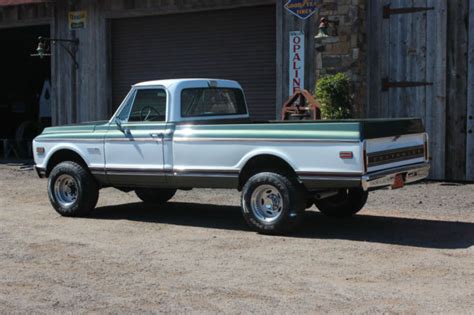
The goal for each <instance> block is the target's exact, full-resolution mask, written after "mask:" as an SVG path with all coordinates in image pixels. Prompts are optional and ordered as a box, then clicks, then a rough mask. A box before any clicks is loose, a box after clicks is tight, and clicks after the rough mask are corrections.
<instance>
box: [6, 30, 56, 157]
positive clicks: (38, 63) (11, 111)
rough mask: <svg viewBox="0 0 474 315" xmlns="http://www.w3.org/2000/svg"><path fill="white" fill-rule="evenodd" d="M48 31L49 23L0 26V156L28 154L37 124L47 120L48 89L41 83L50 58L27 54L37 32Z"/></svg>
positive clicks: (46, 78) (48, 73) (45, 78)
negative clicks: (0, 74)
mask: <svg viewBox="0 0 474 315" xmlns="http://www.w3.org/2000/svg"><path fill="white" fill-rule="evenodd" d="M49 34H50V27H49V25H41V26H28V27H17V28H9V29H1V30H0V38H2V49H1V50H0V67H1V69H3V71H2V72H3V75H2V76H0V95H2V97H1V98H0V140H1V143H0V154H1V156H2V157H29V156H30V155H31V153H30V152H29V146H30V142H31V139H33V138H34V136H35V135H36V134H37V133H39V132H40V130H41V128H43V127H44V126H48V125H50V124H51V114H50V108H47V107H48V106H49V104H50V103H49V97H50V95H49V94H50V93H49V91H48V88H47V87H44V85H45V82H46V81H50V78H51V59H50V57H44V58H38V57H32V56H31V54H34V53H35V50H36V47H37V45H38V36H43V37H49ZM46 85H48V83H46ZM42 92H43V93H42ZM40 101H41V104H42V109H41V114H40ZM40 116H41V117H40ZM48 116H49V117H48Z"/></svg>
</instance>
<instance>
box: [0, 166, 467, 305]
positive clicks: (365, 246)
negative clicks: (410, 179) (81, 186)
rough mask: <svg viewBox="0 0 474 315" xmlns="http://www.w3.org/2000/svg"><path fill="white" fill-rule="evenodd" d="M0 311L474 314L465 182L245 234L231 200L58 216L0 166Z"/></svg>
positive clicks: (26, 171)
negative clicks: (296, 228)
mask: <svg viewBox="0 0 474 315" xmlns="http://www.w3.org/2000/svg"><path fill="white" fill-rule="evenodd" d="M0 178H1V179H0V189H1V194H0V313H12V312H15V313H16V312H20V313H32V312H34V313H64V312H79V313H84V312H88V313H89V312H92V313H130V312H133V313H150V312H153V313H155V312H163V313H176V312H179V313H183V312H193V313H194V312H197V313H217V312H219V313H220V312H226V313H250V312H256V313H269V314H270V313H271V314H273V313H298V314H299V313H334V314H347V313H358V314H359V313H387V314H393V313H407V314H410V313H451V314H453V313H456V314H473V313H474V246H473V245H474V193H473V192H474V185H465V184H452V183H439V182H437V183H422V184H417V185H411V186H409V187H406V188H404V189H400V190H394V191H390V190H383V191H377V192H374V193H371V195H370V196H369V202H368V204H367V206H366V208H365V209H364V210H363V211H362V212H361V213H360V215H357V216H356V217H354V218H351V219H346V220H331V219H328V218H325V217H323V216H322V215H320V214H319V213H318V212H317V211H316V209H314V208H313V209H311V210H310V211H308V213H307V215H306V217H305V224H304V226H303V227H302V229H301V231H300V232H298V233H297V234H295V235H292V236H286V237H280V236H264V235H259V234H257V233H254V232H251V231H249V230H248V229H247V227H246V225H245V223H244V220H243V218H242V217H241V215H240V208H239V194H238V193H237V192H235V191H229V190H202V189H201V190H193V191H188V192H184V191H181V192H178V193H177V195H176V196H175V197H174V198H173V199H172V200H171V201H170V202H169V204H167V205H166V206H164V207H162V208H160V209H157V208H154V207H150V206H145V205H143V204H142V203H139V201H138V199H137V198H136V197H135V196H134V194H133V193H128V194H126V193H121V192H119V191H117V190H114V189H104V190H103V191H102V192H101V196H100V200H99V205H98V208H97V210H96V211H95V212H93V213H92V214H91V215H90V216H89V217H88V218H81V219H71V218H63V217H60V216H59V215H58V214H56V212H55V211H54V210H53V209H52V208H51V206H50V204H49V201H48V198H47V194H46V181H45V180H40V179H38V178H37V177H36V176H35V174H34V172H33V171H32V169H31V167H29V166H27V165H22V164H18V163H16V164H15V163H5V162H4V163H0Z"/></svg>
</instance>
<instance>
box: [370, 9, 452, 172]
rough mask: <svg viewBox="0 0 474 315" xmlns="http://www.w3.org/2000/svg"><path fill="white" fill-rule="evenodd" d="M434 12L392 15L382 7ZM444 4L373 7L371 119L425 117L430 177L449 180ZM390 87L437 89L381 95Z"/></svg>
mask: <svg viewBox="0 0 474 315" xmlns="http://www.w3.org/2000/svg"><path fill="white" fill-rule="evenodd" d="M385 5H390V7H391V8H413V7H434V9H433V10H428V11H423V12H415V13H407V14H393V15H390V17H389V18H383V14H382V13H383V7H384V6H385ZM446 21H447V15H446V0H392V1H389V0H381V1H369V10H368V36H369V37H368V47H369V51H368V67H369V69H368V73H369V78H368V91H367V93H368V98H369V99H368V108H367V109H366V113H368V116H369V117H393V118H395V117H421V118H422V119H423V122H424V124H425V127H426V129H427V131H428V133H429V135H430V149H431V157H432V161H431V162H432V170H431V177H432V178H436V179H443V178H445V169H446V167H445V162H446V159H445V147H446V145H445V143H446V141H445V133H446V129H444V128H443V127H442V128H440V126H445V125H446V124H445V120H446V114H445V108H446V75H447V74H446V49H445V47H444V45H443V43H446ZM383 79H387V80H388V81H389V82H406V81H409V82H432V83H433V85H427V86H418V87H407V88H389V89H388V90H383V89H382V80H383Z"/></svg>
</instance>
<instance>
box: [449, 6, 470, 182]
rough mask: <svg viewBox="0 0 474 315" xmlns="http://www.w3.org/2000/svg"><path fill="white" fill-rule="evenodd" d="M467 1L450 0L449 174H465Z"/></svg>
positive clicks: (451, 177)
mask: <svg viewBox="0 0 474 315" xmlns="http://www.w3.org/2000/svg"><path fill="white" fill-rule="evenodd" d="M468 12H469V3H468V1H448V28H447V34H449V36H447V45H446V49H447V56H448V63H447V69H448V71H447V91H448V95H447V99H446V113H447V115H446V129H445V130H446V166H447V167H446V177H447V178H450V179H456V180H464V179H465V176H466V114H467V70H468V67H467V51H468V49H467V48H468V36H467V35H468V30H467V26H468V24H467V21H468Z"/></svg>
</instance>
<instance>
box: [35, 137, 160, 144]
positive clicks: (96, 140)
mask: <svg viewBox="0 0 474 315" xmlns="http://www.w3.org/2000/svg"><path fill="white" fill-rule="evenodd" d="M104 141H105V142H125V143H129V142H151V143H155V142H162V141H163V139H162V138H152V137H149V138H105V139H104V138H100V139H87V138H54V139H36V142H38V143H41V142H87V143H97V142H99V143H103V142H104Z"/></svg>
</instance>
